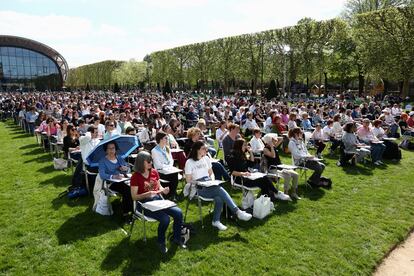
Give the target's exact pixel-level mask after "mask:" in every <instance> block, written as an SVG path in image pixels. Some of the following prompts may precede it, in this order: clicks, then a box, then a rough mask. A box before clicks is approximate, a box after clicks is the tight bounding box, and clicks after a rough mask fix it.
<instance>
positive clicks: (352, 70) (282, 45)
mask: <svg viewBox="0 0 414 276" xmlns="http://www.w3.org/2000/svg"><path fill="white" fill-rule="evenodd" d="M362 2H363V3H365V6H364V7H365V8H366V5H368V4H367V3H368V2H373V4H372V6H373V7H374V9H379V10H378V11H375V12H368V13H363V14H356V15H354V14H352V11H353V12H354V13H358V12H359V11H358V9H355V7H354V9H353V10H352V9H351V8H350V7H351V6H350V5H351V4H352V3H353V4H355V3H362ZM383 2H386V3H385V4H384V3H383ZM391 2H392V3H391ZM402 2H404V3H402ZM408 2H409V1H408ZM408 2H407V1H371V0H365V1H363V0H350V1H348V3H347V6H346V7H347V9H348V10H346V13H345V16H344V18H345V19H340V18H336V19H332V20H328V21H315V20H313V19H310V18H304V19H302V20H300V21H299V22H298V24H297V25H295V26H292V27H286V28H283V29H274V30H268V31H263V32H258V33H253V34H244V35H240V36H233V37H227V38H220V39H217V40H213V41H207V42H203V43H196V44H191V45H185V46H182V47H177V48H173V49H168V50H164V51H158V52H154V53H152V54H150V55H147V56H146V57H145V58H144V61H143V62H136V61H134V60H131V61H129V62H115V61H105V62H101V63H96V64H92V65H87V66H82V67H79V68H76V69H73V70H71V72H70V74H69V80H68V85H69V86H75V87H79V86H84V85H86V84H87V83H89V84H90V85H96V86H100V87H102V86H104V87H105V86H111V85H114V83H115V82H118V83H123V84H131V85H137V84H138V83H142V82H145V83H146V84H148V85H151V86H152V87H155V86H157V87H158V88H162V86H164V84H165V83H166V82H167V81H168V83H169V85H168V87H169V86H170V85H171V86H172V87H173V88H178V89H182V88H188V87H192V88H197V89H199V90H204V89H207V88H209V89H210V88H219V87H220V88H222V89H224V90H225V91H229V90H230V89H231V88H232V87H240V86H241V85H243V84H244V85H247V86H248V87H249V88H250V89H252V90H253V91H256V89H259V88H260V89H262V90H263V87H267V86H268V84H269V82H270V80H276V82H275V83H276V86H277V87H278V88H279V89H282V90H285V87H286V90H290V89H291V88H294V87H304V88H305V89H309V88H310V87H311V85H313V84H316V85H317V86H318V87H319V88H320V87H323V86H324V87H328V86H329V85H333V84H335V85H337V88H341V89H347V88H349V87H351V86H353V84H357V83H358V87H359V90H360V92H362V91H363V90H364V89H367V84H368V83H369V82H371V81H375V82H376V81H381V82H383V83H384V84H386V85H385V88H386V87H387V83H390V82H396V83H401V90H402V92H403V93H402V96H406V95H408V93H409V82H410V79H412V78H413V75H414V70H413V69H414V26H413V25H414V8H413V7H410V5H407V3H408ZM387 3H388V4H387ZM390 3H391V4H390ZM387 5H388V6H391V7H390V8H387V9H380V8H383V7H388V6H387ZM393 6H394V7H393ZM400 6H404V7H400ZM359 8H361V7H359ZM361 9H362V8H361ZM367 9H368V8H367ZM363 11H366V10H363ZM346 18H348V19H346ZM367 80H369V82H368V81H367ZM165 87H166V85H165Z"/></svg>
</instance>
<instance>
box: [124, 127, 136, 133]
mask: <svg viewBox="0 0 414 276" xmlns="http://www.w3.org/2000/svg"><path fill="white" fill-rule="evenodd" d="M131 131H135V128H134V127H132V126H129V127H127V128H126V129H125V134H127V135H128V133H129V132H131Z"/></svg>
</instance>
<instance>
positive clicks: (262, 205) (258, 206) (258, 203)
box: [253, 195, 273, 219]
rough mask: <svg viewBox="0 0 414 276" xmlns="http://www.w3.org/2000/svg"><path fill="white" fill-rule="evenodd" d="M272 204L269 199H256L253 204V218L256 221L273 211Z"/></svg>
mask: <svg viewBox="0 0 414 276" xmlns="http://www.w3.org/2000/svg"><path fill="white" fill-rule="evenodd" d="M272 205H273V204H272V202H271V201H270V197H268V196H265V195H261V196H260V197H259V198H258V199H256V200H255V201H254V204H253V216H254V217H255V218H258V219H263V218H265V217H266V216H267V215H269V214H270V212H271V211H272V209H273V206H272Z"/></svg>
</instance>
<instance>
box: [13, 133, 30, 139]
mask: <svg viewBox="0 0 414 276" xmlns="http://www.w3.org/2000/svg"><path fill="white" fill-rule="evenodd" d="M16 134H17V133H16ZM19 134H20V133H19ZM32 136H33V135H30V134H28V133H27V134H26V133H24V134H20V135H17V136H13V137H11V138H12V139H20V138H28V137H32Z"/></svg>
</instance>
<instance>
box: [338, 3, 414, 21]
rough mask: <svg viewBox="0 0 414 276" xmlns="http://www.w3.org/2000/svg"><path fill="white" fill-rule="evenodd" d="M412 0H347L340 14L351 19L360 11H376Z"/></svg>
mask: <svg viewBox="0 0 414 276" xmlns="http://www.w3.org/2000/svg"><path fill="white" fill-rule="evenodd" d="M413 3H414V1H413V0H348V1H347V2H346V3H345V9H344V11H343V12H342V16H343V17H344V18H345V19H347V20H351V19H352V17H353V16H355V15H357V14H361V13H366V12H372V11H378V10H382V9H387V8H392V7H404V6H407V5H412V4H413Z"/></svg>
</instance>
